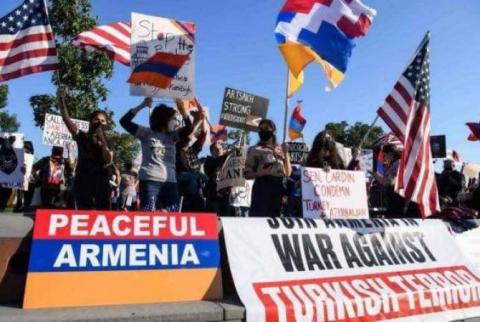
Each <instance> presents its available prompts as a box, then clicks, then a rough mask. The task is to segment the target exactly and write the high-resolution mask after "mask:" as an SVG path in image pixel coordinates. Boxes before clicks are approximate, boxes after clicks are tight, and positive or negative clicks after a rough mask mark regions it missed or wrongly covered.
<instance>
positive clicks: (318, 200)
mask: <svg viewBox="0 0 480 322" xmlns="http://www.w3.org/2000/svg"><path fill="white" fill-rule="evenodd" d="M302 203H303V216H304V217H306V218H343V219H346V218H349V219H356V218H368V217H369V213H368V203H367V188H366V186H365V173H364V172H361V171H341V170H330V171H328V172H325V171H324V170H323V169H314V168H302Z"/></svg>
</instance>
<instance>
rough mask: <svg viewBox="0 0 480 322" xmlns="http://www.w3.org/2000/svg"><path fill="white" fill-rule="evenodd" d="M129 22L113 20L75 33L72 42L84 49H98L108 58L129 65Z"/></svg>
mask: <svg viewBox="0 0 480 322" xmlns="http://www.w3.org/2000/svg"><path fill="white" fill-rule="evenodd" d="M131 32H132V30H131V27H130V24H128V23H125V22H113V23H110V24H107V25H103V26H97V27H95V28H94V29H92V30H89V31H85V32H82V33H81V34H79V35H77V36H76V37H75V38H74V39H73V41H72V44H73V45H75V46H77V47H79V48H82V49H83V50H85V51H94V50H100V51H103V52H105V53H106V54H107V55H108V57H110V59H113V60H116V61H118V62H120V63H122V64H124V65H127V66H130V34H131Z"/></svg>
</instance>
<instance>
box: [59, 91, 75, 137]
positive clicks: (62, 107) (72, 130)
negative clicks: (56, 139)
mask: <svg viewBox="0 0 480 322" xmlns="http://www.w3.org/2000/svg"><path fill="white" fill-rule="evenodd" d="M66 96H67V92H66V91H65V89H64V88H62V87H59V88H58V90H57V106H58V109H59V110H60V114H61V115H62V119H63V123H65V125H66V126H67V129H68V131H69V132H70V134H72V136H73V137H74V138H75V137H76V136H77V134H78V128H77V126H76V125H75V123H73V121H72V119H71V118H70V114H69V113H68V109H67V107H66V106H65V97H66Z"/></svg>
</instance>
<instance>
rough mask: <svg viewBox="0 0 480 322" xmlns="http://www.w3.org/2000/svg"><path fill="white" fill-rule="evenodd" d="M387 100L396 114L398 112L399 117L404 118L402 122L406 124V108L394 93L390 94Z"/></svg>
mask: <svg viewBox="0 0 480 322" xmlns="http://www.w3.org/2000/svg"><path fill="white" fill-rule="evenodd" d="M386 101H387V103H388V104H389V105H390V106H391V107H392V109H393V111H394V112H395V114H397V115H398V117H399V118H400V119H401V120H402V122H403V123H404V124H406V123H407V114H406V113H405V110H404V109H403V108H402V107H401V106H400V104H398V102H397V101H396V100H395V99H394V98H393V96H392V95H388V97H387V99H386Z"/></svg>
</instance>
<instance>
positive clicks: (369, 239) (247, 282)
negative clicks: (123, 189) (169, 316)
mask: <svg viewBox="0 0 480 322" xmlns="http://www.w3.org/2000/svg"><path fill="white" fill-rule="evenodd" d="M222 224H223V231H224V234H225V242H226V247H227V255H228V260H229V263H230V269H231V272H232V276H233V279H234V282H235V286H236V289H237V291H238V294H239V296H240V299H241V300H242V302H243V304H244V305H245V307H246V318H247V319H246V321H247V322H274V321H275V322H276V321H279V322H287V321H288V322H290V321H292V322H319V321H364V322H370V321H385V320H392V321H402V322H416V321H418V322H427V321H437V322H440V321H441V322H446V321H455V320H463V319H467V318H472V317H478V316H480V275H479V273H478V271H477V269H476V268H475V267H474V266H473V264H472V263H471V262H470V261H469V260H468V259H467V258H466V257H465V256H464V255H463V254H462V252H461V250H460V249H459V248H458V246H457V245H456V243H455V241H454V240H453V237H452V236H451V235H450V233H449V232H448V230H447V228H446V226H445V225H444V224H443V223H442V222H441V221H440V220H423V221H421V220H409V219H402V220H400V219H397V220H393V219H392V220H382V219H372V220H369V219H362V220H339V219H337V220H330V219H325V220H315V219H300V218H269V219H267V218H222Z"/></svg>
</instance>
